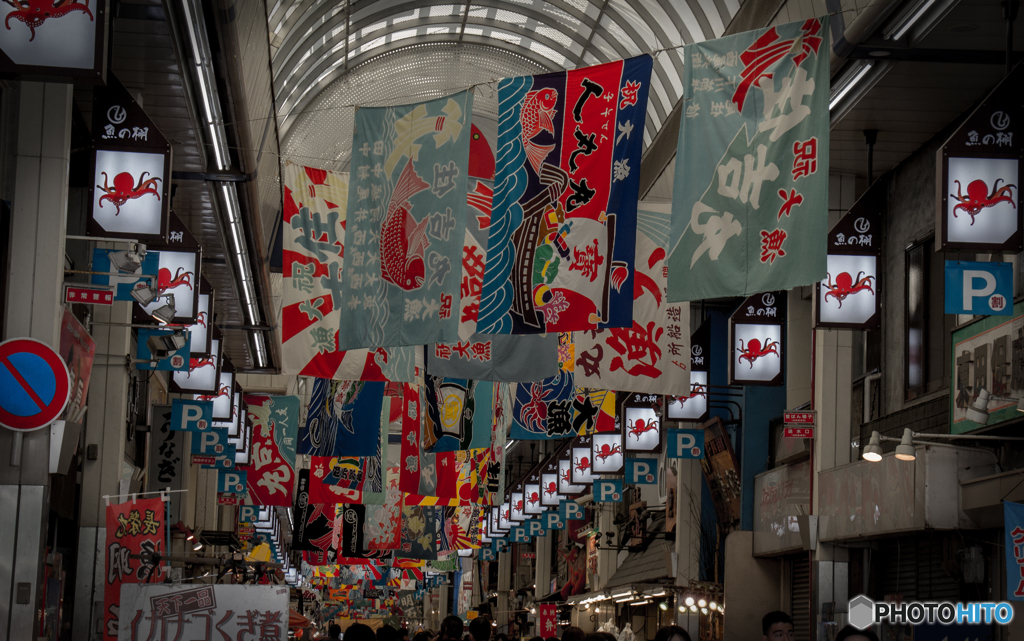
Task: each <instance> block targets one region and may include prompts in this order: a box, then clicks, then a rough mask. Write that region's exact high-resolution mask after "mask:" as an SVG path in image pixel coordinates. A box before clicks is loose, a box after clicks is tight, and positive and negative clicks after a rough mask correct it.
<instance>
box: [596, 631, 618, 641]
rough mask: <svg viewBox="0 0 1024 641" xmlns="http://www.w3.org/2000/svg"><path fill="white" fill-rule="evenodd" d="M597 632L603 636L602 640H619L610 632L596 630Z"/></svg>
mask: <svg viewBox="0 0 1024 641" xmlns="http://www.w3.org/2000/svg"><path fill="white" fill-rule="evenodd" d="M598 634H600V635H601V636H602V637H604V641H619V640H618V638H617V637H616V636H615V635H614V634H612V633H611V632H598Z"/></svg>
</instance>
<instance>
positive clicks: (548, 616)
mask: <svg viewBox="0 0 1024 641" xmlns="http://www.w3.org/2000/svg"><path fill="white" fill-rule="evenodd" d="M538 612H539V617H538V619H537V623H538V626H537V634H539V635H541V636H543V637H544V638H545V639H546V638H548V637H556V636H558V628H557V627H556V625H557V623H558V606H557V605H556V604H554V603H541V604H540V605H539V606H538Z"/></svg>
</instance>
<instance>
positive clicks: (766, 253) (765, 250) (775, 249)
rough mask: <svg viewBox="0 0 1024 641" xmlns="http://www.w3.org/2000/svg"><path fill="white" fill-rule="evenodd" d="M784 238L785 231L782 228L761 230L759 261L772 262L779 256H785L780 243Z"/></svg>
mask: <svg viewBox="0 0 1024 641" xmlns="http://www.w3.org/2000/svg"><path fill="white" fill-rule="evenodd" d="M785 240H786V232H785V231H784V230H782V229H776V230H775V231H772V232H767V231H765V230H763V229H762V230H761V262H762V263H768V264H771V263H774V262H775V259H776V258H778V257H780V256H785V255H786V252H785V251H784V250H783V249H782V243H783V242H785Z"/></svg>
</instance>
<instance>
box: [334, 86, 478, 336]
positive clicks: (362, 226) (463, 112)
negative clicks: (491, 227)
mask: <svg viewBox="0 0 1024 641" xmlns="http://www.w3.org/2000/svg"><path fill="white" fill-rule="evenodd" d="M472 112H473V91H472V90H468V91H464V92H461V93H458V94H454V95H452V96H448V97H446V98H439V99H437V100H431V101H429V102H424V103H420V104H414V105H403V106H399V107H380V108H361V109H358V110H356V115H355V121H356V122H355V132H354V134H353V141H352V164H351V166H352V172H353V173H352V174H351V176H352V177H351V186H350V187H351V188H350V189H349V193H348V210H349V211H350V212H351V216H350V217H349V218H348V221H347V238H348V248H347V251H346V256H345V278H343V279H342V282H341V283H340V290H341V293H342V300H343V301H345V302H344V304H343V305H342V311H341V326H342V327H344V328H345V331H344V332H342V333H340V334H339V337H338V340H339V345H338V346H339V348H341V349H354V348H359V347H378V346H381V345H387V346H392V345H423V344H432V343H436V342H452V341H455V340H457V339H458V329H459V328H458V324H459V319H458V311H459V307H458V299H459V287H460V283H459V270H458V265H452V261H453V260H454V261H457V260H458V258H459V256H461V253H462V242H463V237H464V236H465V229H466V193H467V191H468V182H467V181H468V178H467V175H466V173H467V165H468V161H469V147H470V138H471V136H470V131H469V129H470V128H469V118H470V116H471V114H472ZM453 270H454V271H453Z"/></svg>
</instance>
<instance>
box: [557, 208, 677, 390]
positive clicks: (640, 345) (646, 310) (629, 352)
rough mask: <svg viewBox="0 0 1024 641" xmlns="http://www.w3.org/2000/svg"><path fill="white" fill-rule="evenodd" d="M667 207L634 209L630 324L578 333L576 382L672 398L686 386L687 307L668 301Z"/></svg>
mask: <svg viewBox="0 0 1024 641" xmlns="http://www.w3.org/2000/svg"><path fill="white" fill-rule="evenodd" d="M671 218H672V211H671V206H669V205H654V204H649V203H640V205H639V206H638V208H637V235H636V271H635V273H634V274H633V289H632V295H633V325H632V327H615V328H610V329H602V330H598V331H597V332H579V333H577V334H576V335H575V340H576V384H577V385H580V386H582V387H593V388H598V389H612V390H618V391H631V392H647V393H651V394H672V393H677V392H678V391H679V390H681V389H687V388H688V387H689V386H690V356H689V354H690V306H689V305H688V304H687V303H670V302H668V298H667V294H668V278H667V272H666V268H667V262H666V258H667V256H666V254H665V251H666V250H667V249H668V234H669V229H670V227H671Z"/></svg>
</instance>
